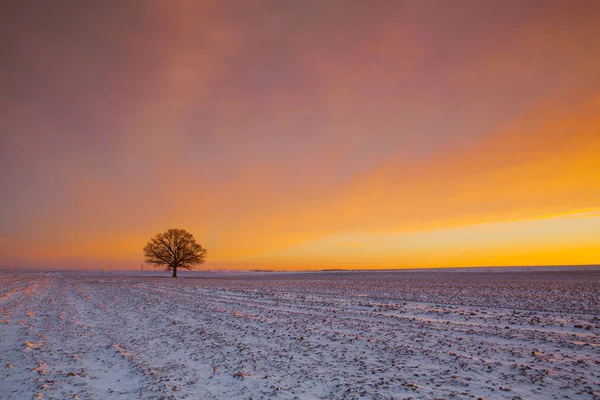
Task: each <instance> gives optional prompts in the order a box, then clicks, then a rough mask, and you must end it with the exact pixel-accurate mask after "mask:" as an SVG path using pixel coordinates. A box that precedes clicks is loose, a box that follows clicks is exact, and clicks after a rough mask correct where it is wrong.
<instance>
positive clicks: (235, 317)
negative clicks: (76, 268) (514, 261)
mask: <svg viewBox="0 0 600 400" xmlns="http://www.w3.org/2000/svg"><path fill="white" fill-rule="evenodd" d="M154 275H156V274H152V273H146V274H145V275H141V274H139V273H138V274H133V273H129V274H120V275H119V274H116V273H113V274H107V273H87V274H85V273H66V272H65V273H39V272H35V273H24V272H18V273H9V272H2V273H0V312H1V314H0V398H2V399H32V398H34V399H35V398H43V399H70V398H79V399H89V398H96V399H112V398H114V399H129V398H144V399H145V398H152V399H154V398H157V399H159V398H167V399H184V398H186V399H234V398H235V399H238V398H240V399H248V398H253V399H260V398H276V399H296V398H297V399H311V398H319V399H354V398H373V399H392V398H414V399H421V398H422V399H442V398H444V399H450V398H460V399H462V398H474V399H477V398H484V399H563V398H570V399H598V398H600V347H599V345H600V340H599V337H598V334H599V332H600V269H593V268H592V269H586V270H564V269H561V270H543V271H526V270H500V271H491V272H488V271H482V270H469V271H404V272H402V271H399V272H378V273H375V272H356V273H342V272H328V273H198V274H187V275H186V274H185V273H182V274H181V275H182V278H179V279H171V278H166V277H164V276H163V277H159V276H154Z"/></svg>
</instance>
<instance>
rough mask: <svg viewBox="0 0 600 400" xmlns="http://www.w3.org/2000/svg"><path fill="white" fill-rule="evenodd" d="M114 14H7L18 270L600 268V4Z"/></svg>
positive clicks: (1, 81)
mask: <svg viewBox="0 0 600 400" xmlns="http://www.w3.org/2000/svg"><path fill="white" fill-rule="evenodd" d="M109 3H110V2H88V3H85V4H81V5H79V6H78V7H73V6H72V3H70V2H61V1H57V2H52V3H48V4H42V5H40V4H37V3H36V4H34V3H33V2H32V3H28V2H26V1H25V2H18V3H17V2H14V3H13V4H9V5H3V6H2V8H3V9H2V10H0V11H1V12H0V18H1V19H2V21H0V45H1V46H2V48H3V49H6V52H5V54H6V55H5V56H3V61H2V62H1V63H0V134H1V136H0V168H1V169H2V171H3V174H2V175H1V176H0V192H1V193H2V195H1V196H0V267H31V266H36V267H68V268H72V267H81V268H87V267H108V268H138V267H139V265H140V263H141V262H142V261H143V256H142V248H143V247H144V245H145V243H146V242H147V240H148V239H149V238H150V237H151V236H152V235H154V234H155V233H158V232H160V231H164V230H166V229H168V228H172V227H176V228H184V229H187V230H189V231H191V232H192V233H194V234H195V236H196V237H197V239H198V241H199V242H200V243H202V245H203V246H204V247H206V248H207V249H208V261H209V262H208V263H207V264H206V265H205V267H206V268H252V269H255V268H275V269H321V268H409V267H451V266H482V265H549V264H553V265H555V264H593V263H600V157H599V156H598V154H600V73H598V71H600V53H599V52H598V51H597V49H598V48H600V24H598V23H597V21H598V19H599V17H600V3H598V2H596V1H593V0H592V1H577V0H575V1H572V2H568V3H567V2H564V1H525V2H522V1H521V2H517V1H508V2H493V1H485V0H484V1H457V2H452V3H441V2H428V1H423V2H403V1H386V0H381V1H376V2H351V1H328V2H322V1H303V2H270V1H256V2H250V3H248V2H234V1H216V2H207V1H206V2H203V1H174V2H153V3H148V2H141V1H140V2H135V1H134V2H129V3H126V4H119V3H112V4H109Z"/></svg>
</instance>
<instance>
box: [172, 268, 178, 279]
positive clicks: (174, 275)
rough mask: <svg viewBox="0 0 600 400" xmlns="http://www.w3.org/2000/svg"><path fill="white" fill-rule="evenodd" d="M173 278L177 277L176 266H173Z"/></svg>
mask: <svg viewBox="0 0 600 400" xmlns="http://www.w3.org/2000/svg"><path fill="white" fill-rule="evenodd" d="M173 278H177V268H173Z"/></svg>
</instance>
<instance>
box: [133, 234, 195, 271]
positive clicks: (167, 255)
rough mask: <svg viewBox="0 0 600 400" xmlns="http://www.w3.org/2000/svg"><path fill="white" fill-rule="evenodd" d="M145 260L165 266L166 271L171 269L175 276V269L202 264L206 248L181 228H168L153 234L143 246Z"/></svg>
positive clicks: (189, 267) (190, 267)
mask: <svg viewBox="0 0 600 400" xmlns="http://www.w3.org/2000/svg"><path fill="white" fill-rule="evenodd" d="M144 256H145V257H146V262H147V263H149V264H154V265H158V266H165V267H166V270H167V271H171V270H172V271H173V278H177V269H178V268H183V269H192V268H194V265H196V264H202V263H203V262H204V259H205V258H206V249H204V248H202V246H200V245H199V244H198V243H196V239H194V236H193V235H192V234H191V233H189V232H188V231H186V230H183V229H169V230H168V231H166V232H163V233H159V234H158V235H156V236H154V237H153V238H152V239H150V241H149V242H148V244H147V245H146V247H144Z"/></svg>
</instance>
